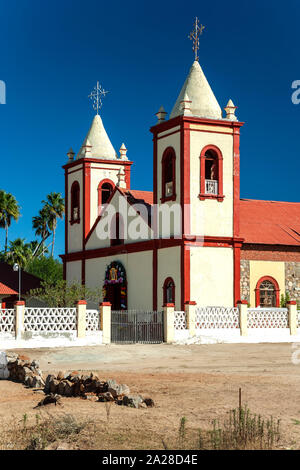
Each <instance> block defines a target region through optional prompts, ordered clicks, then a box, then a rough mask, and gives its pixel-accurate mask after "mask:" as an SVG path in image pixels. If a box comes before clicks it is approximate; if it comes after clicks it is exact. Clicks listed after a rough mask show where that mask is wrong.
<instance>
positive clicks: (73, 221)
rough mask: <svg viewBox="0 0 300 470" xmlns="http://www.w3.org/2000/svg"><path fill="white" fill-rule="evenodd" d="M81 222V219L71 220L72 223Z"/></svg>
mask: <svg viewBox="0 0 300 470" xmlns="http://www.w3.org/2000/svg"><path fill="white" fill-rule="evenodd" d="M74 224H80V219H76V220H70V225H74Z"/></svg>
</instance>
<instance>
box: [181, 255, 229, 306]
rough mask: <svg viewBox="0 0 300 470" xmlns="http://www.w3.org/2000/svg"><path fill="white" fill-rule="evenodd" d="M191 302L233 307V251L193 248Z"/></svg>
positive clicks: (202, 304) (201, 304)
mask: <svg viewBox="0 0 300 470" xmlns="http://www.w3.org/2000/svg"><path fill="white" fill-rule="evenodd" d="M190 253H191V258H190V259H191V295H190V298H191V300H194V301H196V302H197V305H200V306H224V307H233V304H234V299H233V286H234V280H233V249H232V248H215V247H191V250H190Z"/></svg>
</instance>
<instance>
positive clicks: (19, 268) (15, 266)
mask: <svg viewBox="0 0 300 470" xmlns="http://www.w3.org/2000/svg"><path fill="white" fill-rule="evenodd" d="M13 270H14V271H19V300H21V267H20V266H19V265H18V263H15V264H14V266H13Z"/></svg>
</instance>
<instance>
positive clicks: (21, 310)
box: [15, 300, 25, 339]
mask: <svg viewBox="0 0 300 470" xmlns="http://www.w3.org/2000/svg"><path fill="white" fill-rule="evenodd" d="M24 314H25V302H24V300H18V301H17V302H15V318H16V326H15V327H16V330H15V332H16V339H22V338H23V336H24Z"/></svg>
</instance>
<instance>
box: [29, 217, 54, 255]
mask: <svg viewBox="0 0 300 470" xmlns="http://www.w3.org/2000/svg"><path fill="white" fill-rule="evenodd" d="M48 220H49V214H48V211H47V210H46V209H45V208H43V209H42V210H40V211H39V215H37V216H35V217H33V218H32V228H33V229H35V234H36V235H37V236H40V237H42V240H41V242H40V243H39V244H38V246H37V248H36V251H37V252H38V251H40V246H42V255H44V254H45V240H46V239H47V238H48V237H49V236H50V231H49V229H48ZM34 254H35V253H34Z"/></svg>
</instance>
